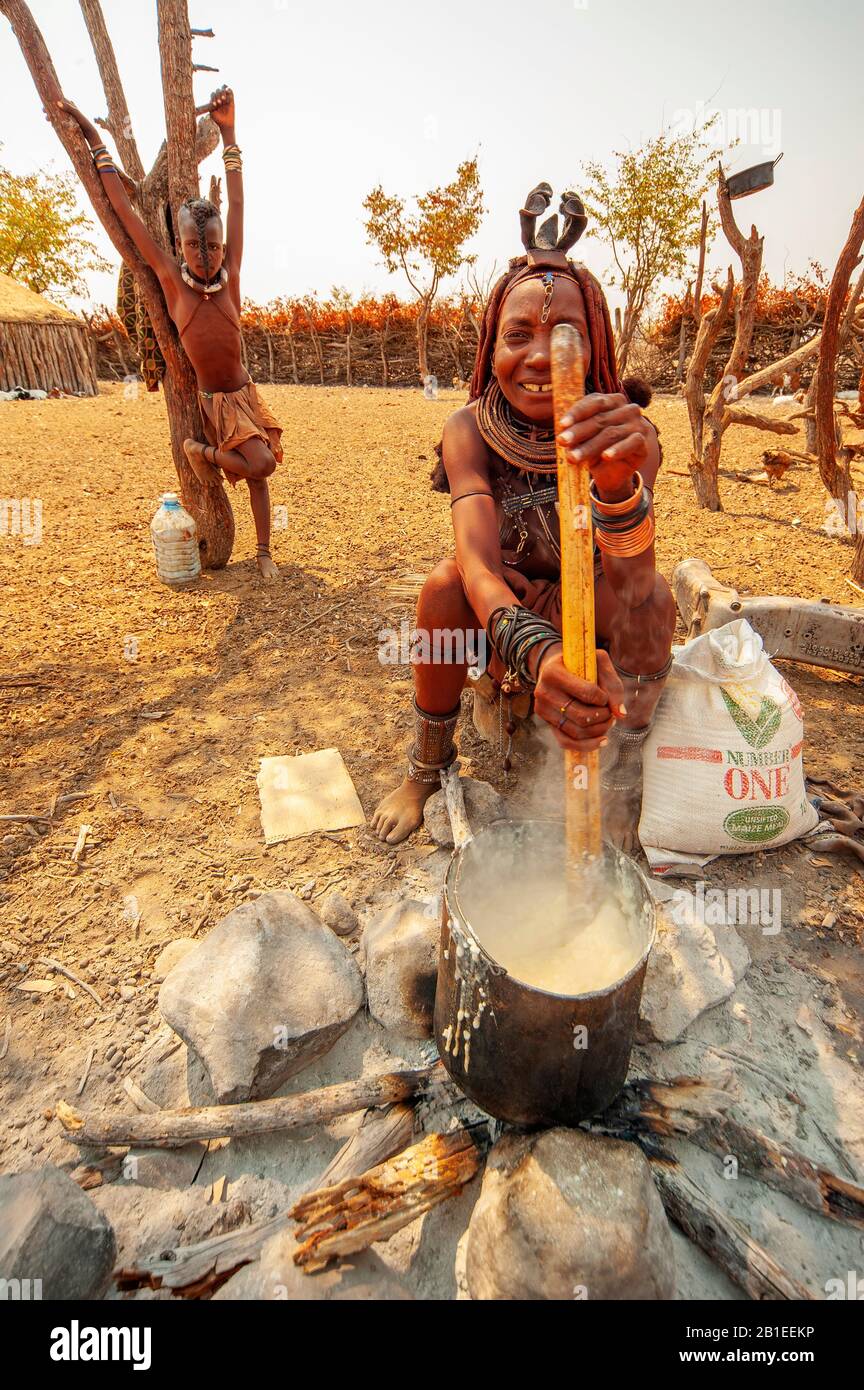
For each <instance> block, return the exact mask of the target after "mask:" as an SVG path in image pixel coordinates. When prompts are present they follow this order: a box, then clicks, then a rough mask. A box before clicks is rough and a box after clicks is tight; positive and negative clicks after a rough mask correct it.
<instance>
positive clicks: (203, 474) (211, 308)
mask: <svg viewBox="0 0 864 1390" xmlns="http://www.w3.org/2000/svg"><path fill="white" fill-rule="evenodd" d="M57 105H58V106H59V107H60V108H61V109H62V110H63V111H67V112H68V113H69V115H70V116H73V117H74V118H75V120H76V121H77V122H78V124H79V125H80V127H81V129H82V131H83V132H84V137H85V139H86V140H87V143H88V144H89V146H90V149H91V151H92V153H93V159H94V161H95V164H96V168H97V169H98V170H99V173H100V175H101V177H102V183H103V185H104V187H105V192H106V193H107V195H108V198H109V200H110V202H111V206H112V207H113V208H114V211H115V212H116V213H117V216H118V218H119V219H120V221H121V223H122V224H123V227H124V228H125V230H126V231H127V232H128V233H129V236H130V237H131V238H132V240H133V242H134V243H135V245H136V247H137V248H138V250H139V251H140V253H141V255H142V256H143V257H144V260H145V261H146V262H147V264H148V265H149V266H150V267H151V268H152V269H153V270H154V271H155V272H156V274H157V275H158V277H159V283H160V285H161V286H162V290H163V293H164V295H165V300H166V303H167V305H168V312H169V314H170V315H171V317H172V319H173V320H174V323H175V325H176V327H177V331H178V333H179V334H180V338H181V340H182V342H183V346H184V348H185V349H186V352H187V354H188V356H189V360H190V361H191V363H192V366H193V367H194V368H195V375H196V376H197V378H198V402H199V405H200V407H201V419H202V421H203V425H204V433H205V435H206V438H207V440H208V441H209V442H208V443H207V444H200V443H199V442H198V441H197V440H195V439H187V440H186V441H185V443H184V446H183V447H184V449H185V450H186V457H187V458H188V460H189V463H190V465H191V467H192V468H193V469H194V471H195V473H196V475H197V477H198V478H199V479H200V480H201V482H202V483H204V484H205V485H207V486H209V487H212V486H215V485H218V483H219V481H220V470H221V471H222V472H223V473H224V474H225V477H226V478H227V479H228V481H229V482H230V483H231V484H232V486H235V487H236V485H237V482H238V480H239V479H240V478H244V479H245V480H246V483H247V484H248V487H249V498H250V501H251V504H252V516H253V518H254V520H255V533H256V536H257V540H258V555H257V558H258V568H259V570H260V571H261V574H262V575H263V576H264V578H265V579H278V577H279V571H278V569H277V568H276V566H275V564H274V563H273V560H272V559H271V556H270V492H269V489H268V487H267V479H268V478H269V477H270V475H271V473H272V472H273V471H274V469H275V467H276V464H277V463H281V461H282V447H281V444H280V437H281V434H282V431H281V429H280V427H279V425H278V423H277V421H276V420H275V419H274V417H273V415H272V414H271V413H270V411H269V410H268V409H267V407H266V405H265V404H264V402H263V401H262V400H261V399H260V397H259V395H258V392H257V390H256V388H255V386H254V384H253V383H252V380H251V378H250V376H249V373H248V372H247V371H246V369H245V367H244V366H243V361H242V358H241V354H240V261H241V257H242V255H243V179H242V175H241V168H242V163H241V159H240V150H239V147H238V146H237V145H236V144H235V143H234V95H233V93H232V92H231V91H230V90H229V88H227V87H221V88H220V89H219V90H218V91H217V92H214V93H213V95H212V97H211V99H210V115H211V117H212V119H213V120H214V121H215V122H216V124H217V125H218V126H219V129H220V130H221V132H222V144H223V152H222V158H223V160H224V162H225V184H226V187H227V192H228V220H227V232H228V240H227V244H225V245H223V235H222V219H221V218H220V216H219V213H218V211H217V209H216V208H215V207H214V206H213V204H212V203H211V202H209V201H208V200H207V199H206V198H194V199H192V200H191V201H190V202H188V203H184V204H183V205H182V207H181V208H180V209H179V212H178V220H177V227H176V228H175V232H176V237H177V251H178V254H179V256H180V263H179V265H178V263H177V261H176V260H175V259H174V258H173V257H172V256H169V255H168V254H167V253H166V252H165V251H163V250H162V247H161V246H159V245H158V244H157V243H156V242H155V241H154V239H153V237H152V236H151V235H150V233H149V231H148V230H147V228H146V227H145V226H144V223H143V222H142V221H141V219H140V217H139V216H138V214H137V213H136V211H135V209H134V208H133V206H132V204H131V203H130V201H129V198H128V196H127V194H126V189H125V187H124V184H123V180H122V178H121V176H120V174H118V172H117V170H116V168H115V166H114V164H113V162H112V159H111V156H110V154H109V153H108V151H107V150H106V148H105V146H104V145H103V143H102V140H101V138H100V135H99V132H98V130H97V129H96V127H95V126H94V125H93V124H92V122H90V121H88V119H87V117H86V116H84V115H82V113H81V112H80V111H79V110H78V108H77V107H76V106H73V105H72V103H71V102H69V101H59V102H58V103H57Z"/></svg>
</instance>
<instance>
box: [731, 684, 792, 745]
mask: <svg viewBox="0 0 864 1390" xmlns="http://www.w3.org/2000/svg"><path fill="white" fill-rule="evenodd" d="M736 693H737V692H736ZM720 694H721V695H722V696H723V703H724V705H725V706H726V708H727V709H728V711H729V713H730V714H731V716H732V718H733V720H734V721H735V727H736V728H737V729H738V732H739V733H740V734H741V736H742V737H743V738H746V740H747V742H748V743H749V744H750V747H751V748H764V747H765V745H766V744H768V743H770V742H771V740H772V738H773V737H774V735H775V734H776V732H777V730H778V729H779V728H780V720H781V718H782V713H783V712H782V710H781V709H780V706H779V705H778V704H777V703H776V702H775V701H774V700H769V698H768V696H767V695H763V696H762V699H761V701H760V704H759V710H758V712H757V713H754V714H753V715H751V714H748V712H747V710H746V709H744V708H743V705H742V704H740V703H739V701H738V700H735V699H733V697H732V696H731V695H730V693H729V687H726V686H722V685H721V687H720ZM751 707H752V705H751Z"/></svg>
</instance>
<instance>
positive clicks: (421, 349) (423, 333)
mask: <svg viewBox="0 0 864 1390" xmlns="http://www.w3.org/2000/svg"><path fill="white" fill-rule="evenodd" d="M431 308H432V306H431V304H429V303H428V302H427V301H426V300H421V301H420V312H419V313H418V315H417V360H418V363H419V366H420V380H421V381H424V380H425V378H426V377H427V376H429V314H430V311H431Z"/></svg>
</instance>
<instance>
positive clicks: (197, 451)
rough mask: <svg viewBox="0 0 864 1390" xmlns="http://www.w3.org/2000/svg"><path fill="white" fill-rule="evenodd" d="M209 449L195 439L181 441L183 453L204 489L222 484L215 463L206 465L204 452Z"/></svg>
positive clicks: (207, 445) (208, 446) (220, 475)
mask: <svg viewBox="0 0 864 1390" xmlns="http://www.w3.org/2000/svg"><path fill="white" fill-rule="evenodd" d="M210 447H211V446H210V445H209V444H201V443H199V441H198V440H197V439H184V440H183V452H184V453H185V455H186V457H187V459H188V460H189V466H190V468H191V469H192V472H193V473H194V474H195V477H196V478H197V479H198V481H199V483H203V484H204V486H205V487H218V486H219V485H220V483H221V482H222V474H221V473H220V472H219V469H218V468H217V467H216V465H215V463H208V461H207V458H206V457H205V454H206V451H207V449H209V448H210ZM214 452H215V450H214Z"/></svg>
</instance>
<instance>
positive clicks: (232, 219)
mask: <svg viewBox="0 0 864 1390" xmlns="http://www.w3.org/2000/svg"><path fill="white" fill-rule="evenodd" d="M210 118H211V120H214V121H215V122H216V124H217V125H218V127H219V129H220V131H221V132H222V146H223V149H222V158H223V160H224V163H225V190H226V192H227V194H228V217H227V219H226V222H225V241H226V245H227V248H228V249H227V253H226V257H225V262H226V268H227V270H228V273H229V275H231V274H233V275H236V274H237V272H238V271H239V269H240V262H241V260H242V259H243V174H242V172H241V170H242V161H241V159H240V149H239V147H238V145H237V144H236V143H235V138H234V93H233V92H232V91H231V88H230V87H220V88H219V90H218V91H217V92H214V93H213V95H212V96H211V98H210Z"/></svg>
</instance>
